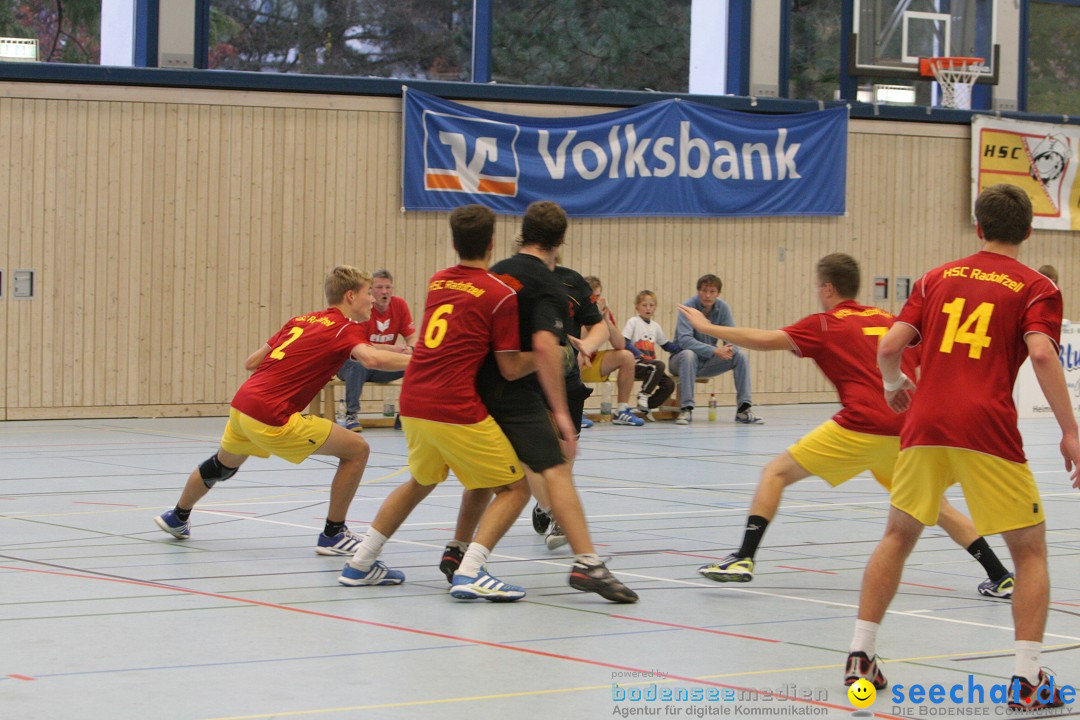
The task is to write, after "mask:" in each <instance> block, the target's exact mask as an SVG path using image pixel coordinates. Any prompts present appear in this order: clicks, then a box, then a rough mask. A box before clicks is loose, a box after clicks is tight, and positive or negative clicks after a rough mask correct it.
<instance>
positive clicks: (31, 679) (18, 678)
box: [8, 675, 37, 682]
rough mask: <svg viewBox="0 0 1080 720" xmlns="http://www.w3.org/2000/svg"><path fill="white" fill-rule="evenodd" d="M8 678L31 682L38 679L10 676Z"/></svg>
mask: <svg viewBox="0 0 1080 720" xmlns="http://www.w3.org/2000/svg"><path fill="white" fill-rule="evenodd" d="M8 677H9V678H14V679H15V680H29V681H30V682H33V681H35V680H37V678H32V677H28V676H26V675H8Z"/></svg>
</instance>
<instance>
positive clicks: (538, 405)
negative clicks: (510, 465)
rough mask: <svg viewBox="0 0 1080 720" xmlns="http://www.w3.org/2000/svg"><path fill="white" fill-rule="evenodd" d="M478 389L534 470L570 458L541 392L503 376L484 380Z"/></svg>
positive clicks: (515, 447) (543, 468)
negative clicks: (492, 380)
mask: <svg viewBox="0 0 1080 720" xmlns="http://www.w3.org/2000/svg"><path fill="white" fill-rule="evenodd" d="M478 389H479V391H480V399H481V400H483V401H484V405H486V406H487V409H488V412H490V413H491V417H493V418H495V422H497V423H499V427H500V428H502V431H503V433H504V434H505V435H506V439H507V440H509V441H510V444H511V445H512V446H513V448H514V452H516V453H517V454H518V457H519V458H520V459H521V462H523V463H525V464H526V465H528V466H529V469H530V470H534V471H536V472H543V471H544V470H547V469H548V468H553V467H556V466H558V465H562V464H563V463H565V462H566V461H567V460H566V457H565V456H563V453H562V446H561V445H560V443H559V431H558V430H557V429H556V428H555V422H554V421H553V420H552V418H551V411H550V410H549V409H548V406H547V402H545V401H544V396H543V395H542V394H540V392H538V391H537V390H535V389H533V388H529V387H521V386H520V385H517V384H515V383H509V382H507V381H506V380H504V379H502V378H500V379H498V380H496V381H494V382H491V383H483V384H481V385H480V387H479V388H478Z"/></svg>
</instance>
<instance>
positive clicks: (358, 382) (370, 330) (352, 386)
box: [337, 270, 420, 432]
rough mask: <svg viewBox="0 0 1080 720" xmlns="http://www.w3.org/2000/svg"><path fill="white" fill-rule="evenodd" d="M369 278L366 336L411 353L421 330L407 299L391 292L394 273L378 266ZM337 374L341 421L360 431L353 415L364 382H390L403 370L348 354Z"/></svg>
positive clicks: (357, 410) (383, 345) (376, 343)
mask: <svg viewBox="0 0 1080 720" xmlns="http://www.w3.org/2000/svg"><path fill="white" fill-rule="evenodd" d="M372 278H373V281H372V286H371V295H372V297H374V299H375V304H374V306H373V307H372V308H371V319H370V320H368V321H367V339H368V340H369V341H370V342H371V344H372V345H374V346H375V347H377V348H383V349H385V350H395V351H397V352H401V353H405V354H406V355H412V352H413V348H414V347H416V338H417V336H418V335H419V334H420V332H419V331H418V330H417V329H416V326H415V325H414V324H413V319H412V313H410V312H409V305H408V303H406V302H405V300H404V299H402V298H400V297H397V296H395V295H394V277H393V276H392V275H391V274H390V271H389V270H377V271H375V273H374V274H373V275H372ZM399 337H401V338H403V339H404V341H405V344H404V345H401V344H399V343H398V338H399ZM337 376H338V377H339V378H341V379H342V380H344V381H345V420H344V421H343V422H342V425H344V426H345V429H346V430H352V431H353V432H360V431H361V430H362V429H363V428H362V427H361V426H360V421H359V420H358V419H357V417H356V416H357V415H359V414H360V395H361V393H362V392H363V391H364V383H366V382H375V383H388V382H393V381H394V380H400V379H401V378H402V377H404V376H405V372H404V371H403V370H373V369H371V368H367V367H364V365H363V363H360V362H358V361H356V360H352V359H351V358H350V359H349V360H346V361H345V364H344V365H342V366H341V369H340V370H338V373H337Z"/></svg>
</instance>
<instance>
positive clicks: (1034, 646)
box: [1015, 640, 1042, 685]
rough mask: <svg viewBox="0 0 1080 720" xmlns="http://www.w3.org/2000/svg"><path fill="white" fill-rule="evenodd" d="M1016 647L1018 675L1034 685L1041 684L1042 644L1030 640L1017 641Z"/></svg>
mask: <svg viewBox="0 0 1080 720" xmlns="http://www.w3.org/2000/svg"><path fill="white" fill-rule="evenodd" d="M1015 647H1016V674H1017V675H1019V676H1020V677H1022V678H1026V679H1027V681H1028V682H1030V683H1031V684H1032V685H1037V684H1038V682H1039V653H1041V652H1042V643H1037V642H1031V641H1030V640H1017V641H1016V643H1015Z"/></svg>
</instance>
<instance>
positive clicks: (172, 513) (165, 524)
mask: <svg viewBox="0 0 1080 720" xmlns="http://www.w3.org/2000/svg"><path fill="white" fill-rule="evenodd" d="M154 522H156V523H157V526H158V527H159V528H161V529H162V530H164V531H165V532H167V533H169V534H170V535H172V536H173V537H174V538H178V539H180V540H187V539H188V538H189V537H191V522H189V521H187V520H181V519H180V518H178V517H176V510H166V511H165V512H163V513H161V514H160V515H158V516H157V517H156V518H154Z"/></svg>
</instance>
